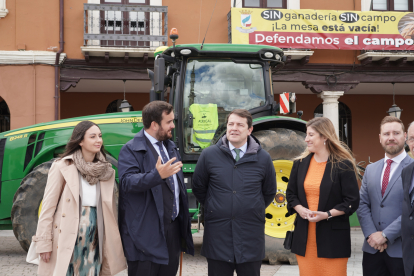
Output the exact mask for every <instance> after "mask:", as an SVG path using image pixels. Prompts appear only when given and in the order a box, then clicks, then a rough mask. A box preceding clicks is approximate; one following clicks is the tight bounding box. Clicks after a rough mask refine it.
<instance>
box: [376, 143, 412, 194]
mask: <svg viewBox="0 0 414 276" xmlns="http://www.w3.org/2000/svg"><path fill="white" fill-rule="evenodd" d="M406 156H407V153H406V152H405V150H403V152H402V153H401V154H399V155H397V156H395V157H394V158H392V159H391V160H392V163H391V170H390V178H389V179H388V181H390V180H391V177H392V175H393V174H394V172H395V170H396V169H397V167H398V166H399V165H400V163H401V161H403V160H404V158H405V157H406ZM388 159H390V158H388V157H387V155H385V158H384V168H382V173H381V182H380V187H381V189H382V179H383V178H384V172H385V169H386V168H387V160H388ZM388 183H389V182H388Z"/></svg>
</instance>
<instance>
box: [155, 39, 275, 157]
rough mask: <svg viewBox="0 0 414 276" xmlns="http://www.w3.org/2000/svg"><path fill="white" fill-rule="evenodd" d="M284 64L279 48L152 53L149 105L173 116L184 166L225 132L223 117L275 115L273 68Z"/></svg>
mask: <svg viewBox="0 0 414 276" xmlns="http://www.w3.org/2000/svg"><path fill="white" fill-rule="evenodd" d="M281 63H283V51H282V50H281V49H279V48H277V47H272V46H262V45H235V44H204V45H202V44H187V45H177V46H175V45H173V46H172V47H164V48H163V49H161V50H159V52H158V53H157V52H156V60H155V66H154V73H152V72H149V75H150V78H151V79H152V80H153V84H154V89H153V90H152V91H151V95H152V96H151V98H152V100H163V99H164V93H165V92H166V91H167V89H166V88H168V87H169V92H170V94H169V100H170V103H171V104H172V105H173V106H174V110H175V112H176V114H175V115H176V116H175V117H176V118H175V119H176V124H175V125H176V129H175V133H174V138H175V139H174V141H175V142H176V143H177V146H178V147H179V149H180V153H181V155H182V157H183V161H196V160H197V159H198V156H199V155H200V153H201V152H202V150H203V149H205V148H207V147H209V146H210V145H212V144H215V143H216V142H217V140H218V139H219V138H220V137H221V136H222V135H223V134H224V133H225V131H226V117H227V115H228V114H229V113H230V112H231V111H232V110H234V109H239V108H241V109H247V110H249V111H250V113H251V114H252V116H253V118H258V117H263V116H270V115H274V114H275V112H276V111H277V103H276V102H275V101H274V95H273V88H272V80H271V77H272V68H273V67H275V66H277V65H279V64H281Z"/></svg>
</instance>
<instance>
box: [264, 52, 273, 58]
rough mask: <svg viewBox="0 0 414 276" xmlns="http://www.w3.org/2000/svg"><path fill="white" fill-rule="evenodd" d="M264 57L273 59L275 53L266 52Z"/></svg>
mask: <svg viewBox="0 0 414 276" xmlns="http://www.w3.org/2000/svg"><path fill="white" fill-rule="evenodd" d="M264 56H265V57H267V58H272V57H273V53H272V52H266V53H264Z"/></svg>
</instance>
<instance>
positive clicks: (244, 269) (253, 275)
mask: <svg viewBox="0 0 414 276" xmlns="http://www.w3.org/2000/svg"><path fill="white" fill-rule="evenodd" d="M207 262H208V276H233V274H234V270H236V273H237V276H260V267H261V266H262V261H257V262H248V263H241V264H236V263H230V262H224V261H217V260H213V259H207Z"/></svg>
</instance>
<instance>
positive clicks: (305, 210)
mask: <svg viewBox="0 0 414 276" xmlns="http://www.w3.org/2000/svg"><path fill="white" fill-rule="evenodd" d="M294 209H295V211H296V213H298V215H299V216H300V217H301V218H303V219H308V218H309V216H310V215H311V214H312V211H311V210H309V209H308V208H305V207H303V206H302V205H297V206H295V207H294Z"/></svg>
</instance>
